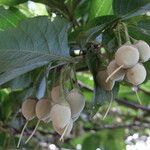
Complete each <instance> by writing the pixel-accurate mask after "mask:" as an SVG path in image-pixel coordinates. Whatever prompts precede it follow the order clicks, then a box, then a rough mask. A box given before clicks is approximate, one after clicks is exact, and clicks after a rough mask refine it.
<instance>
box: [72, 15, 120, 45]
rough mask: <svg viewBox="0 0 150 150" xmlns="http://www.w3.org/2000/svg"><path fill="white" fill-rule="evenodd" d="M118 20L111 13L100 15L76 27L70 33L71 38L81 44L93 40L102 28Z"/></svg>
mask: <svg viewBox="0 0 150 150" xmlns="http://www.w3.org/2000/svg"><path fill="white" fill-rule="evenodd" d="M117 21H118V18H116V17H115V16H113V15H110V16H100V17H97V18H94V19H93V20H91V21H89V22H88V23H87V24H86V25H85V26H83V27H80V28H78V29H77V30H76V31H75V32H73V33H72V34H71V35H70V38H71V40H76V41H77V42H79V43H81V44H82V45H85V44H87V43H88V42H89V41H91V40H94V39H95V38H96V37H97V36H98V35H99V34H100V33H101V32H102V31H103V30H104V29H106V28H111V26H112V25H113V24H115V23H116V22H117Z"/></svg>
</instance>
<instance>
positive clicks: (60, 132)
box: [53, 119, 73, 137]
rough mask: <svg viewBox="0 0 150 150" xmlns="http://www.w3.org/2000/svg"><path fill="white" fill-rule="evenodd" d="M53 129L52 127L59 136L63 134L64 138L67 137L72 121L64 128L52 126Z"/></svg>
mask: <svg viewBox="0 0 150 150" xmlns="http://www.w3.org/2000/svg"><path fill="white" fill-rule="evenodd" d="M53 127H54V130H55V131H56V132H57V133H58V134H60V135H62V134H63V133H64V132H65V133H64V137H67V136H68V135H69V134H70V132H71V130H72V128H73V120H72V119H70V121H69V124H68V125H66V126H65V127H64V128H58V127H57V126H56V125H53ZM66 128H67V129H66ZM65 129H66V131H65Z"/></svg>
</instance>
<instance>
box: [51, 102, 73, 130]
mask: <svg viewBox="0 0 150 150" xmlns="http://www.w3.org/2000/svg"><path fill="white" fill-rule="evenodd" d="M50 118H51V119H52V123H53V125H54V126H57V128H61V129H63V128H64V127H65V126H66V125H67V124H68V123H69V121H70V119H71V109H70V106H67V105H62V104H56V105H54V106H53V107H52V109H51V112H50Z"/></svg>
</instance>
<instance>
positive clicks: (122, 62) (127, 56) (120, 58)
mask: <svg viewBox="0 0 150 150" xmlns="http://www.w3.org/2000/svg"><path fill="white" fill-rule="evenodd" d="M138 61H139V52H138V49H137V48H136V47H134V46H132V45H123V46H121V47H120V48H119V49H118V50H117V52H116V53H115V62H116V64H117V65H118V66H122V68H131V67H133V66H134V65H135V64H137V63H138Z"/></svg>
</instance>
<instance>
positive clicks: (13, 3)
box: [0, 0, 27, 6]
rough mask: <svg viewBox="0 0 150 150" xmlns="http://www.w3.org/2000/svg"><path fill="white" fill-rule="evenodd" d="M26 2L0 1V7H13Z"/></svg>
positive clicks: (16, 0) (20, 0)
mask: <svg viewBox="0 0 150 150" xmlns="http://www.w3.org/2000/svg"><path fill="white" fill-rule="evenodd" d="M26 1H27V0H0V5H8V6H14V5H18V4H20V3H24V2H26Z"/></svg>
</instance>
